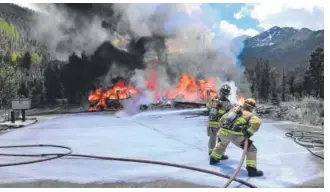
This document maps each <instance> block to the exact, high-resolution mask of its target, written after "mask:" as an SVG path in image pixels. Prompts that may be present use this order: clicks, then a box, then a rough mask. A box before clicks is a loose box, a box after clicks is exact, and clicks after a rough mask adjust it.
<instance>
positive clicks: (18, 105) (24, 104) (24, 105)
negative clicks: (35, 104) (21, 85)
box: [11, 98, 31, 110]
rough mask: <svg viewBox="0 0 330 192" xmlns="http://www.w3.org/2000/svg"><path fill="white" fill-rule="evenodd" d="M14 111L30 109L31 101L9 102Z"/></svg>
mask: <svg viewBox="0 0 330 192" xmlns="http://www.w3.org/2000/svg"><path fill="white" fill-rule="evenodd" d="M11 108H12V109H14V110H22V109H31V99H25V98H24V99H15V100H12V101H11Z"/></svg>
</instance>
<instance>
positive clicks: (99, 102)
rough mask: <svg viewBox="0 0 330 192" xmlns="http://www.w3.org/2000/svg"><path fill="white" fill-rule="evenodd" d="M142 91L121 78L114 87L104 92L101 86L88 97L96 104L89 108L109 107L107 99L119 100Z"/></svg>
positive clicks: (93, 109)
mask: <svg viewBox="0 0 330 192" xmlns="http://www.w3.org/2000/svg"><path fill="white" fill-rule="evenodd" d="M139 92H140V91H139V90H138V89H137V88H135V87H134V86H131V85H127V84H126V83H125V82H124V81H123V80H119V81H118V82H117V83H116V84H115V85H114V86H113V87H112V88H110V89H108V90H105V91H103V92H102V90H101V89H100V88H98V89H96V90H95V91H94V92H92V93H91V94H90V96H89V97H88V101H89V103H90V104H92V105H95V106H93V107H90V108H89V111H98V110H101V109H102V108H103V109H104V108H108V106H107V100H109V101H117V102H119V101H120V100H123V99H128V98H130V97H131V96H135V95H137V94H138V93H139Z"/></svg>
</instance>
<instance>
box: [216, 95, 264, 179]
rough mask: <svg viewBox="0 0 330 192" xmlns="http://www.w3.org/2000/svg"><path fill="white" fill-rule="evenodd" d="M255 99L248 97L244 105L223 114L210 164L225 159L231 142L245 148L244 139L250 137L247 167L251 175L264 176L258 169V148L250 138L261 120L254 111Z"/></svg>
mask: <svg viewBox="0 0 330 192" xmlns="http://www.w3.org/2000/svg"><path fill="white" fill-rule="evenodd" d="M255 103H256V102H255V100H254V99H252V98H249V99H246V100H245V101H244V103H243V106H242V107H239V106H238V107H234V108H233V109H231V110H230V111H229V112H228V113H226V114H225V115H223V116H222V117H221V119H220V121H219V125H220V130H219V132H218V136H219V137H220V142H218V143H217V145H216V146H215V148H214V149H213V151H212V153H211V156H210V164H211V165H214V164H217V163H218V162H219V161H220V160H222V159H223V156H224V154H225V152H226V148H227V146H228V144H229V143H230V142H232V143H233V144H234V145H236V146H237V147H240V148H242V149H243V147H244V146H243V145H244V140H245V139H248V141H249V142H248V143H249V144H248V149H247V154H246V169H247V171H248V176H249V177H257V176H262V175H263V172H262V171H259V170H257V168H256V167H257V148H256V147H255V146H254V144H253V141H252V140H250V139H249V138H250V137H251V136H252V135H253V134H254V133H255V132H257V131H258V129H259V127H260V125H261V120H260V119H259V118H258V117H257V116H256V115H254V114H253V113H252V111H253V109H254V108H255Z"/></svg>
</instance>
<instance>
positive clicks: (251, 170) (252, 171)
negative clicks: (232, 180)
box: [246, 166, 264, 177]
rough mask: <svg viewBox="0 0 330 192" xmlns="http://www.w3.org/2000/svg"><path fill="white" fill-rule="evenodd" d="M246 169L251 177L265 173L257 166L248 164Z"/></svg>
mask: <svg viewBox="0 0 330 192" xmlns="http://www.w3.org/2000/svg"><path fill="white" fill-rule="evenodd" d="M246 169H247V171H248V175H249V177H260V176H263V175H264V173H263V172H262V171H260V170H257V169H256V168H255V167H250V166H246Z"/></svg>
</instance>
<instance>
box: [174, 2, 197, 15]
mask: <svg viewBox="0 0 330 192" xmlns="http://www.w3.org/2000/svg"><path fill="white" fill-rule="evenodd" d="M180 5H182V6H180ZM201 5H202V4H201V3H185V4H178V6H177V7H178V8H179V9H180V8H181V11H183V12H185V13H187V14H188V15H191V14H192V13H194V12H197V13H201V12H202V9H201Z"/></svg>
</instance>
